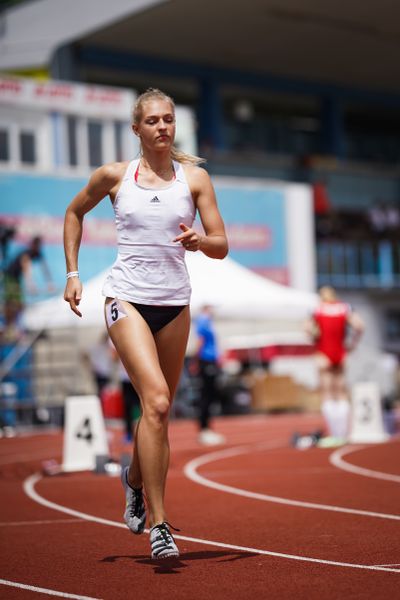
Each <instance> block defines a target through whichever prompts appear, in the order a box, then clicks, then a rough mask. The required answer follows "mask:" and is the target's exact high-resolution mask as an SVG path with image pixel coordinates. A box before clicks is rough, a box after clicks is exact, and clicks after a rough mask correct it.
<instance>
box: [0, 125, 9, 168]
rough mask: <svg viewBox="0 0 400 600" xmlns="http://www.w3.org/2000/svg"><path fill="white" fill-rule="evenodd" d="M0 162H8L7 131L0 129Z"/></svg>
mask: <svg viewBox="0 0 400 600" xmlns="http://www.w3.org/2000/svg"><path fill="white" fill-rule="evenodd" d="M0 160H1V161H9V160H10V140H9V134H8V130H7V129H3V128H0Z"/></svg>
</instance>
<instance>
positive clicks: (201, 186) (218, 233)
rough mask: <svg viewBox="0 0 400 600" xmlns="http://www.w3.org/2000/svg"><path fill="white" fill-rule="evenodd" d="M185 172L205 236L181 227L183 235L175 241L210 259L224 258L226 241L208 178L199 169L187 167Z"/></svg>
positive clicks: (226, 247)
mask: <svg viewBox="0 0 400 600" xmlns="http://www.w3.org/2000/svg"><path fill="white" fill-rule="evenodd" d="M185 172H186V177H187V180H188V184H189V187H190V191H191V192H192V196H193V200H194V202H195V205H196V208H197V210H198V211H199V215H200V219H201V223H202V225H203V229H204V233H205V235H199V234H198V233H196V232H194V230H193V229H189V228H186V229H183V228H182V227H181V229H182V231H183V233H182V234H181V235H180V236H178V238H177V241H181V242H182V243H183V245H184V246H185V247H186V248H187V249H188V250H201V251H202V252H203V253H204V254H205V255H206V256H209V257H210V258H224V257H225V256H226V255H227V254H228V240H227V238H226V233H225V226H224V222H223V220H222V217H221V214H220V212H219V210H218V205H217V199H216V197H215V191H214V187H213V185H212V183H211V179H210V176H209V175H208V173H207V171H205V170H204V169H202V168H200V167H187V168H186V169H185ZM192 242H193V245H191V244H192Z"/></svg>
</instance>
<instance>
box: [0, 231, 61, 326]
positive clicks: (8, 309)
mask: <svg viewBox="0 0 400 600" xmlns="http://www.w3.org/2000/svg"><path fill="white" fill-rule="evenodd" d="M33 261H39V262H40V263H41V266H42V270H43V275H44V277H45V279H46V280H47V284H48V290H49V292H52V291H54V289H55V288H54V285H53V282H52V278H51V274H50V270H49V268H48V266H47V262H46V260H45V258H44V255H43V248H42V238H41V237H39V236H36V237H34V238H32V240H31V241H30V243H29V245H28V247H27V248H24V249H23V250H21V251H20V252H19V253H18V254H17V256H16V257H15V258H14V259H13V260H11V262H10V263H9V264H8V265H7V266H6V267H5V269H4V313H5V320H6V325H12V324H14V323H15V322H16V321H17V319H18V316H19V315H20V313H21V311H22V309H23V307H24V286H26V289H27V291H29V292H30V293H31V294H36V293H37V291H38V290H37V287H36V285H35V282H34V281H33V279H32V262H33Z"/></svg>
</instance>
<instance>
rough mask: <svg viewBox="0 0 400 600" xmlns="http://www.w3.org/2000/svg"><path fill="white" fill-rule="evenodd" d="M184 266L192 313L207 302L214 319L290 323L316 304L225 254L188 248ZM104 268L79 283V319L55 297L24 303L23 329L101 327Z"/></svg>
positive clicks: (314, 299)
mask: <svg viewBox="0 0 400 600" xmlns="http://www.w3.org/2000/svg"><path fill="white" fill-rule="evenodd" d="M187 266H188V269H189V273H190V277H191V282H192V289H193V292H192V302H191V308H192V314H193V315H195V314H196V312H198V310H199V309H200V308H201V306H203V305H204V304H211V305H212V306H213V307H214V312H215V316H216V318H217V319H218V320H223V321H235V320H240V321H252V322H253V323H254V322H257V321H261V320H270V319H274V320H277V319H282V320H288V321H294V320H299V319H303V318H305V317H306V316H307V315H308V314H309V313H310V312H311V311H312V310H313V308H314V307H315V306H316V303H317V295H316V294H312V293H308V292H303V291H298V290H294V289H292V288H288V287H286V286H282V285H279V284H277V283H273V282H271V281H268V280H267V279H265V278H264V277H261V276H259V275H257V274H255V273H253V272H252V271H250V270H249V269H246V268H245V267H243V266H241V265H239V264H238V263H236V262H235V261H233V260H232V259H230V258H228V257H227V258H225V259H224V260H222V261H221V260H212V259H209V258H207V257H206V256H204V254H202V253H200V252H197V253H189V252H188V253H187ZM107 272H108V269H107V270H106V271H103V272H102V273H100V274H99V275H97V276H96V277H94V278H93V279H90V280H89V281H88V282H87V283H85V284H84V286H83V297H82V301H81V304H80V310H81V312H82V315H83V317H82V318H81V319H80V318H79V317H77V316H76V315H75V314H74V313H73V312H72V311H71V310H70V308H69V306H68V304H67V303H66V302H65V301H64V300H63V298H62V297H60V296H58V297H54V298H50V299H48V300H45V301H43V302H38V303H36V304H33V305H31V306H29V307H28V308H27V309H26V310H25V314H24V317H23V321H24V325H25V327H26V328H27V329H28V330H38V329H56V328H70V327H90V326H92V327H93V326H102V325H104V316H103V305H104V298H103V296H102V294H101V289H102V285H103V282H104V279H105V277H106V274H107Z"/></svg>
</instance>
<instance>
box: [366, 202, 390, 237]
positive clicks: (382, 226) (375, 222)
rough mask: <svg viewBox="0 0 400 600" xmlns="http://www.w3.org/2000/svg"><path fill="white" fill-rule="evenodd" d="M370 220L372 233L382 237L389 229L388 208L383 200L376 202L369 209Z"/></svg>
mask: <svg viewBox="0 0 400 600" xmlns="http://www.w3.org/2000/svg"><path fill="white" fill-rule="evenodd" d="M368 219H369V224H370V227H371V231H372V233H374V234H375V235H377V236H378V237H379V236H381V235H382V234H383V233H384V232H385V231H386V227H387V216H386V206H385V203H384V202H382V201H381V200H378V201H377V202H375V203H374V204H373V205H372V206H370V208H369V209H368Z"/></svg>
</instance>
